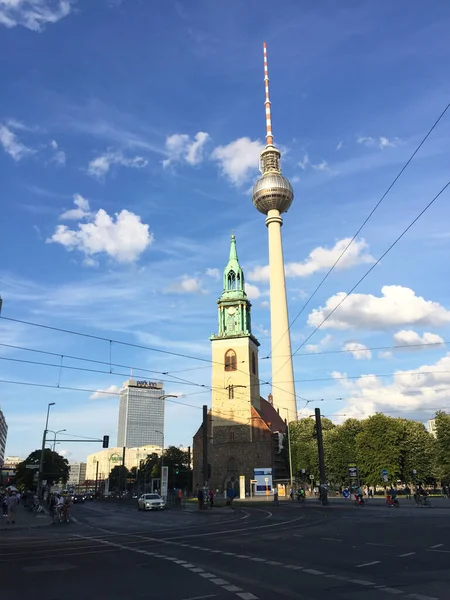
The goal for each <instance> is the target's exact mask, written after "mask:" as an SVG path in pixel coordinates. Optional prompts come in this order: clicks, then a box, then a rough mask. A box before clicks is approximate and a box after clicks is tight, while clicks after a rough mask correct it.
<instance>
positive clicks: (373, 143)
mask: <svg viewBox="0 0 450 600" xmlns="http://www.w3.org/2000/svg"><path fill="white" fill-rule="evenodd" d="M356 142H357V143H358V144H362V145H363V146H367V147H368V148H380V150H384V149H385V148H395V146H398V144H399V143H400V142H401V140H400V138H398V137H394V138H392V139H389V138H387V137H384V136H380V137H377V138H374V137H371V136H361V135H360V136H359V137H358V138H357V139H356Z"/></svg>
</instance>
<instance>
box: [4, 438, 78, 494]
mask: <svg viewBox="0 0 450 600" xmlns="http://www.w3.org/2000/svg"><path fill="white" fill-rule="evenodd" d="M40 460H41V450H35V451H34V452H32V453H31V454H29V455H28V456H27V458H26V459H25V460H24V461H22V462H21V463H19V464H18V465H17V467H16V474H15V481H16V484H17V485H23V486H24V487H26V488H28V489H33V488H34V487H36V482H35V481H34V474H35V473H36V472H37V469H27V468H26V466H27V465H36V466H39V463H40ZM41 479H42V480H43V481H47V485H48V486H52V485H54V484H55V483H60V482H61V483H66V482H67V480H68V479H69V463H68V461H67V459H66V458H64V457H63V456H60V455H59V454H58V453H57V452H53V451H52V450H50V448H45V450H44V464H43V470H42V476H41Z"/></svg>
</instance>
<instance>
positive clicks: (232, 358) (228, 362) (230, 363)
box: [225, 350, 237, 371]
mask: <svg viewBox="0 0 450 600" xmlns="http://www.w3.org/2000/svg"><path fill="white" fill-rule="evenodd" d="M236 369H237V359H236V352H235V351H234V350H227V351H226V352H225V371H236Z"/></svg>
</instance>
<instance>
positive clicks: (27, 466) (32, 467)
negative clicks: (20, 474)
mask: <svg viewBox="0 0 450 600" xmlns="http://www.w3.org/2000/svg"><path fill="white" fill-rule="evenodd" d="M25 467H26V468H27V469H39V465H25Z"/></svg>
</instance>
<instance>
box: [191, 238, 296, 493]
mask: <svg viewBox="0 0 450 600" xmlns="http://www.w3.org/2000/svg"><path fill="white" fill-rule="evenodd" d="M244 285H245V284H244V273H243V271H242V269H241V267H240V264H239V260H238V257H237V251H236V239H235V237H234V235H233V236H232V238H231V247H230V256H229V261H228V264H227V266H226V268H225V271H224V276H223V292H222V295H221V297H220V298H219V300H218V302H217V305H218V313H219V315H218V316H219V319H218V322H219V326H218V333H217V335H213V336H212V337H211V346H212V385H211V388H212V391H211V394H212V402H211V408H210V410H209V413H208V432H207V437H208V449H207V457H208V464H209V466H208V473H207V474H206V476H205V474H204V473H203V427H202V426H200V428H199V429H198V431H197V432H196V434H195V435H194V440H193V462H194V472H193V485H194V489H195V488H196V486H197V484H198V485H199V486H202V485H204V483H205V482H206V481H208V484H209V487H210V488H211V489H213V490H214V491H216V490H219V492H223V491H226V490H227V489H229V488H230V487H232V488H234V489H235V491H236V493H237V494H239V481H240V477H241V476H244V477H245V492H246V493H247V494H248V493H250V491H251V483H250V482H251V480H253V479H254V469H255V468H256V469H258V468H271V469H272V474H273V479H274V481H276V480H286V479H287V468H286V461H285V458H284V454H282V453H281V446H282V438H283V435H284V433H285V432H286V429H287V426H286V423H285V421H284V420H283V419H282V418H281V416H280V415H279V413H278V411H277V410H276V409H275V408H274V407H273V405H272V403H271V401H270V400H271V396H270V395H269V401H268V400H265V399H264V398H262V397H261V396H260V386H259V369H258V347H259V342H258V340H257V339H256V338H255V337H254V336H253V334H252V331H251V316H250V311H251V304H250V301H249V300H248V297H247V294H246V293H245V287H244Z"/></svg>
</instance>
